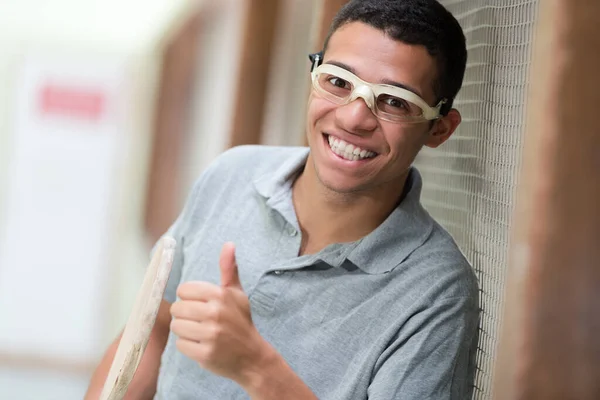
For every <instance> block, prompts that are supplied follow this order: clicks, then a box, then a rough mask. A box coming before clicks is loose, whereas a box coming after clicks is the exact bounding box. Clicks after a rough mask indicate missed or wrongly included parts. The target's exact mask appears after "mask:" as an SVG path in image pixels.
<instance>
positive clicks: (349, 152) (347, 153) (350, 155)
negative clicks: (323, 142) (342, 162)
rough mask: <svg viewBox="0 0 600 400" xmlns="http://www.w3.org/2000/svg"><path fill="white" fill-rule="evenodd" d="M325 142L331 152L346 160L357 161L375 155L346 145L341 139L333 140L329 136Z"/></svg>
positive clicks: (348, 144)
mask: <svg viewBox="0 0 600 400" xmlns="http://www.w3.org/2000/svg"><path fill="white" fill-rule="evenodd" d="M327 140H328V142H329V147H331V151H333V152H334V153H335V154H337V155H338V156H341V157H343V158H345V159H346V160H350V161H357V160H362V159H365V158H372V157H375V155H376V153H374V152H372V151H368V150H365V149H361V148H360V147H357V146H354V145H352V144H350V143H346V142H345V141H343V140H341V139H337V138H334V137H332V136H331V135H328V136H327Z"/></svg>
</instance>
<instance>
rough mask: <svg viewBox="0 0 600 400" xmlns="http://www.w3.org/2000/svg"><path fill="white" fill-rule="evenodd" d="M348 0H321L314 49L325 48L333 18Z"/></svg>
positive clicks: (316, 50)
mask: <svg viewBox="0 0 600 400" xmlns="http://www.w3.org/2000/svg"><path fill="white" fill-rule="evenodd" d="M347 2H348V0H320V1H319V5H318V6H317V10H316V24H317V34H316V35H315V37H314V43H313V45H312V48H313V51H314V52H318V51H321V50H323V42H324V41H325V37H327V33H328V32H329V27H330V25H331V22H332V21H333V18H334V17H335V15H336V14H337V12H338V11H339V10H340V8H342V7H343V6H344V4H346V3H347Z"/></svg>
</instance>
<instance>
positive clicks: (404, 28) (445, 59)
mask: <svg viewBox="0 0 600 400" xmlns="http://www.w3.org/2000/svg"><path fill="white" fill-rule="evenodd" d="M350 22H362V23H365V24H367V25H370V26H372V27H374V28H377V29H379V30H381V31H383V32H385V34H386V35H388V36H390V37H391V38H392V39H395V40H399V41H401V42H404V43H406V44H411V45H422V46H424V47H425V48H426V49H427V51H428V53H429V54H430V55H431V56H432V57H433V58H434V59H435V60H436V64H437V70H438V76H437V79H436V81H435V82H434V87H433V89H434V91H435V94H436V96H437V97H438V101H440V100H442V99H446V100H447V102H446V104H444V105H443V106H442V110H441V113H442V114H443V115H446V114H447V113H448V111H450V109H451V108H452V102H453V100H454V98H455V97H456V95H457V93H458V91H459V90H460V88H461V86H462V82H463V77H464V74H465V68H466V64H467V48H466V43H465V42H466V41H465V35H464V33H463V30H462V28H461V26H460V24H459V23H458V21H457V20H456V18H454V16H453V15H452V14H451V13H450V12H449V11H448V10H446V8H444V6H443V5H441V4H440V3H439V2H438V1H436V0H350V1H349V2H348V3H347V4H346V5H344V6H343V7H342V8H341V9H340V11H339V12H338V13H337V15H336V16H335V18H334V19H333V22H332V24H331V27H330V28H329V33H328V34H327V37H326V39H325V43H324V46H323V51H324V52H325V51H326V50H327V45H328V43H329V40H330V39H331V35H333V33H334V32H335V31H337V30H338V29H339V28H340V27H342V26H343V25H345V24H348V23H350Z"/></svg>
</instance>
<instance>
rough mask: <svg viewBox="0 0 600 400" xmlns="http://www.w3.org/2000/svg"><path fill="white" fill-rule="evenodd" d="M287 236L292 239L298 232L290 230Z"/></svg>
mask: <svg viewBox="0 0 600 400" xmlns="http://www.w3.org/2000/svg"><path fill="white" fill-rule="evenodd" d="M288 234H289V235H290V236H292V237H294V236H296V235H297V234H298V231H297V230H296V229H294V228H290V230H289V231H288Z"/></svg>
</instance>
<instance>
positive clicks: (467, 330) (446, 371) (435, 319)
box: [368, 296, 479, 400]
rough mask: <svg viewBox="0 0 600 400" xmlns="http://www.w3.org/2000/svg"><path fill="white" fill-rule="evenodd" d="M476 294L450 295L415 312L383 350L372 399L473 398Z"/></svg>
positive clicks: (378, 364) (476, 320) (372, 385)
mask: <svg viewBox="0 0 600 400" xmlns="http://www.w3.org/2000/svg"><path fill="white" fill-rule="evenodd" d="M478 321H479V305H478V300H477V298H476V297H475V298H469V297H464V296H461V297H450V298H445V299H441V300H438V301H436V302H435V303H434V304H433V305H432V306H430V307H427V308H426V309H424V310H422V311H420V312H418V313H416V314H415V315H413V316H412V317H411V319H409V321H408V322H407V323H406V324H405V325H404V326H403V328H402V332H400V333H399V335H397V337H396V338H395V340H394V341H393V342H392V343H391V344H390V346H389V347H388V348H387V349H386V350H385V352H384V353H383V354H382V355H381V357H380V359H379V361H378V363H377V365H376V368H375V372H374V376H373V378H372V381H371V384H370V386H369V389H368V399H369V400H391V399H402V400H422V399H432V400H459V399H460V400H470V399H471V396H472V392H473V383H474V382H473V380H474V375H475V351H476V349H477V332H478V329H477V328H478Z"/></svg>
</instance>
